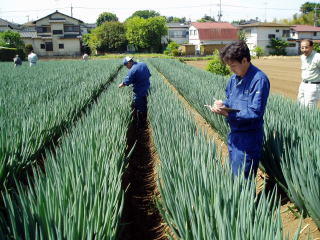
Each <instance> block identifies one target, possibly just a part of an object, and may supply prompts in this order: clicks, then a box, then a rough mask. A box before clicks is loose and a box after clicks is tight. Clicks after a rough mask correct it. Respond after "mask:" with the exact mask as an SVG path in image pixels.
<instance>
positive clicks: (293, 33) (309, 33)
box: [290, 25, 320, 40]
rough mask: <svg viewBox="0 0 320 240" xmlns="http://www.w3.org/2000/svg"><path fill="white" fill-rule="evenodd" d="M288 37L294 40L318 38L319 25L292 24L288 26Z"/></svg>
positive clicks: (319, 37)
mask: <svg viewBox="0 0 320 240" xmlns="http://www.w3.org/2000/svg"><path fill="white" fill-rule="evenodd" d="M290 38H292V39H296V40H302V39H316V40H320V27H315V26H310V25H294V26H292V27H291V28H290Z"/></svg>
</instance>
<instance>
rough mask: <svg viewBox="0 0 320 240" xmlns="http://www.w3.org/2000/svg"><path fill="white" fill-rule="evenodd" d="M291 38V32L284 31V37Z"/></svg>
mask: <svg viewBox="0 0 320 240" xmlns="http://www.w3.org/2000/svg"><path fill="white" fill-rule="evenodd" d="M289 36H290V30H283V32H282V37H289Z"/></svg>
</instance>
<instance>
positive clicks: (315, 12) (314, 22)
mask: <svg viewBox="0 0 320 240" xmlns="http://www.w3.org/2000/svg"><path fill="white" fill-rule="evenodd" d="M318 9H319V8H317V5H315V6H314V17H313V26H315V27H317V25H318V13H317V10H318Z"/></svg>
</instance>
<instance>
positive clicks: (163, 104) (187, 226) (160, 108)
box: [148, 67, 298, 240]
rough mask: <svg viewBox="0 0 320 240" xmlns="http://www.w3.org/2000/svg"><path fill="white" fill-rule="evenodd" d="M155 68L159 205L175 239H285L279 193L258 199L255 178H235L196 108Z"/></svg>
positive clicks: (152, 108)
mask: <svg viewBox="0 0 320 240" xmlns="http://www.w3.org/2000/svg"><path fill="white" fill-rule="evenodd" d="M150 68H151V69H152V88H151V93H150V96H149V110H148V111H149V113H148V114H149V120H150V125H151V127H152V136H153V139H154V142H155V146H156V151H157V153H158V155H159V158H160V163H159V165H158V166H157V172H158V181H157V182H158V188H159V190H160V195H161V196H160V199H159V200H158V203H159V204H158V205H159V208H160V211H161V213H162V215H163V217H164V219H165V222H166V224H167V225H169V226H170V228H171V232H173V235H174V236H172V235H171V238H172V239H199V240H200V239H201V240H204V239H210V240H212V239H285V237H284V233H283V227H282V222H281V217H280V212H279V209H280V208H279V202H278V201H276V200H275V198H274V192H273V193H272V194H266V193H265V192H262V193H261V195H260V196H259V197H258V196H256V195H255V182H254V181H247V180H245V178H244V177H243V176H242V177H232V174H231V171H230V169H229V167H228V166H224V165H222V164H221V162H222V161H221V154H220V153H219V152H217V148H216V146H215V144H214V143H213V142H212V140H208V138H207V137H206V134H205V133H204V132H203V131H202V130H201V127H200V126H197V125H196V123H195V121H194V119H193V117H192V114H191V112H190V111H188V110H187V109H186V106H184V105H183V104H182V103H181V102H180V100H179V99H178V97H177V95H176V93H173V91H172V90H171V89H170V87H169V86H168V85H166V84H165V83H164V81H163V78H162V76H161V75H160V74H159V73H158V72H157V70H155V69H154V68H153V67H150ZM169 232H170V231H169ZM169 235H170V234H169ZM297 238H298V234H296V236H295V238H294V239H297Z"/></svg>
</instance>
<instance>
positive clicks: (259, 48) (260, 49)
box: [253, 46, 264, 58]
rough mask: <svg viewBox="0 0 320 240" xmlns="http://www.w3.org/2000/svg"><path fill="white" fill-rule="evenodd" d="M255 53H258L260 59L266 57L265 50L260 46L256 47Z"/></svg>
mask: <svg viewBox="0 0 320 240" xmlns="http://www.w3.org/2000/svg"><path fill="white" fill-rule="evenodd" d="M253 51H254V52H255V53H256V56H257V57H258V58H259V57H261V56H263V55H264V49H263V48H262V47H260V46H256V47H255V48H254V49H253Z"/></svg>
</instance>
